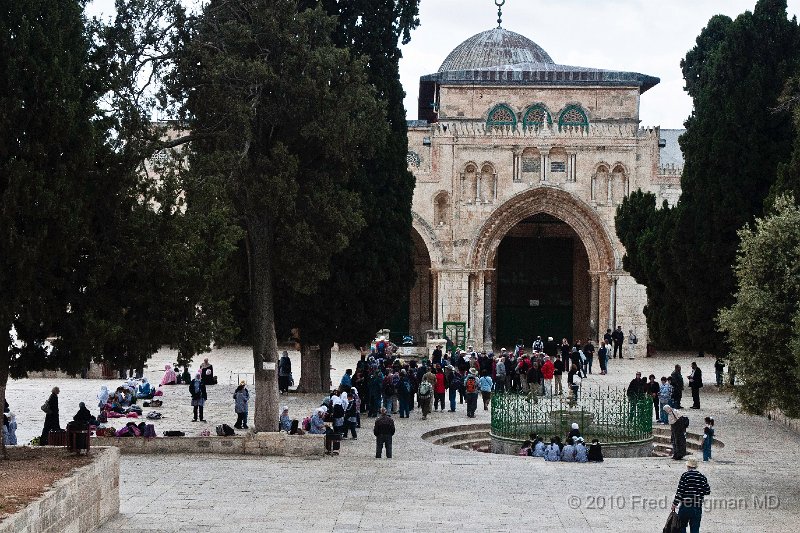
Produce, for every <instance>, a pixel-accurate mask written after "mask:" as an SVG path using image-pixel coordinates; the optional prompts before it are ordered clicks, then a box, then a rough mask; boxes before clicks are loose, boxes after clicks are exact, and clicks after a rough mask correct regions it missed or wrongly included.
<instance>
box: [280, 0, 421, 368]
mask: <svg viewBox="0 0 800 533" xmlns="http://www.w3.org/2000/svg"><path fill="white" fill-rule="evenodd" d="M304 4H305V5H308V6H311V7H313V6H316V5H318V4H321V5H322V6H323V7H324V8H325V10H326V12H327V13H328V14H330V15H332V16H336V17H337V18H336V20H337V26H336V29H335V30H334V33H333V39H334V41H335V42H336V44H337V46H339V47H340V48H343V49H347V50H349V51H350V52H351V53H352V54H354V55H357V56H362V57H364V58H365V60H366V64H367V68H366V72H367V76H368V81H369V82H370V83H371V84H372V85H373V86H374V87H375V88H376V96H377V97H378V98H379V99H380V100H381V101H382V102H383V103H384V104H385V106H386V110H387V119H388V123H389V128H390V131H389V132H388V135H387V136H386V138H385V140H384V141H383V142H380V144H377V143H378V142H379V139H375V140H374V142H375V143H376V145H375V147H374V148H375V149H374V150H373V151H372V152H369V153H358V154H356V153H354V154H352V156H353V157H354V158H356V159H357V160H358V161H359V163H360V168H359V169H358V170H357V172H355V173H354V174H353V176H352V179H351V180H350V182H349V183H348V184H347V188H348V189H349V190H351V191H352V192H353V193H354V194H356V195H358V197H359V198H360V201H361V204H360V205H361V212H362V216H363V218H364V221H365V225H364V227H363V228H362V229H361V230H360V231H359V232H358V233H357V234H356V235H355V236H354V237H353V238H352V239H351V240H350V244H349V245H348V246H347V247H346V248H345V249H343V250H342V251H340V252H339V253H337V254H335V255H334V256H333V258H332V262H331V268H330V270H331V277H330V279H329V280H328V281H327V282H326V283H325V284H323V285H322V286H321V288H320V290H319V292H318V293H316V294H314V295H311V296H308V297H305V298H304V297H303V296H302V295H300V294H297V293H296V292H294V293H292V292H289V293H284V294H283V295H282V296H281V298H280V302H281V307H282V309H283V310H284V313H285V314H284V315H283V316H282V317H281V318H282V319H283V320H282V322H283V328H282V329H283V331H288V328H291V327H297V326H299V327H300V331H301V337H302V339H303V340H304V341H308V342H310V343H332V342H333V341H334V340H338V341H340V342H348V341H349V342H353V343H354V344H363V343H364V342H365V341H368V340H369V339H371V338H372V336H373V335H374V334H375V332H376V331H377V330H378V329H380V328H381V327H384V326H385V324H386V321H387V320H388V319H389V318H390V317H391V316H392V315H393V314H394V313H395V311H396V308H397V306H398V305H399V304H400V303H401V302H402V301H403V300H404V299H405V298H406V297H407V296H408V292H409V290H410V289H411V286H412V284H413V281H414V279H413V273H414V267H413V263H412V261H413V260H412V255H413V244H412V240H411V231H412V229H411V200H412V196H413V193H414V177H413V175H412V174H411V173H410V172H409V171H408V165H407V162H406V154H407V152H408V135H407V128H406V118H405V110H404V108H403V97H404V92H403V88H402V85H401V84H400V77H399V60H400V57H401V53H400V50H399V48H398V41H401V40H402V42H404V43H406V42H408V40H409V39H410V32H411V30H412V29H414V28H415V27H416V26H417V25H418V23H419V21H418V20H417V18H416V15H417V12H418V4H419V1H418V0H399V1H396V0H381V1H379V2H375V1H366V0H347V1H343V2H330V1H322V2H317V1H312V0H309V1H306V2H304ZM323 381H324V380H323Z"/></svg>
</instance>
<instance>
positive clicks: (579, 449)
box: [575, 437, 589, 463]
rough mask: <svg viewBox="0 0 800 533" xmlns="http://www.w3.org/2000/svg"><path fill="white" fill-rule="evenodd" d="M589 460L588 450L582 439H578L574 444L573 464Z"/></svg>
mask: <svg viewBox="0 0 800 533" xmlns="http://www.w3.org/2000/svg"><path fill="white" fill-rule="evenodd" d="M588 460H589V456H588V450H587V449H586V444H584V441H583V437H578V442H576V443H575V462H576V463H585V462H587V461H588Z"/></svg>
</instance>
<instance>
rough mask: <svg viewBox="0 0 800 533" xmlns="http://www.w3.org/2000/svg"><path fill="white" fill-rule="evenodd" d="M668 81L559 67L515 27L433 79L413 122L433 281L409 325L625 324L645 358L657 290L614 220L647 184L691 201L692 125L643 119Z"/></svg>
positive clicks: (471, 46) (586, 334) (416, 228)
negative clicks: (650, 304) (634, 268)
mask: <svg viewBox="0 0 800 533" xmlns="http://www.w3.org/2000/svg"><path fill="white" fill-rule="evenodd" d="M659 81H660V80H659V79H658V78H656V77H653V76H648V75H645V74H639V73H636V72H620V71H613V70H604V69H598V68H584V67H574V66H567V65H560V64H557V63H556V62H555V61H553V59H552V58H551V57H550V55H548V53H547V52H546V51H544V50H543V49H542V48H541V47H539V46H538V45H537V44H536V43H534V42H533V41H531V40H530V39H528V38H526V37H524V36H522V35H520V34H518V33H514V32H512V31H508V30H506V29H504V28H502V27H500V26H498V27H497V28H494V29H491V30H488V31H484V32H482V33H479V34H477V35H474V36H472V37H470V38H469V39H467V40H466V41H464V42H463V43H461V44H460V45H458V46H457V47H456V48H455V49H454V50H453V51H452V52H451V53H450V54H449V55H448V56H447V57H446V58H445V60H444V62H443V63H442V65H441V67H440V68H439V70H438V72H436V73H433V74H429V75H426V76H422V77H421V78H420V83H419V98H418V102H419V107H418V120H412V121H409V124H408V126H409V127H408V145H409V148H408V149H409V151H408V166H409V169H410V170H411V171H412V172H413V174H414V176H415V177H416V188H415V190H414V199H413V207H412V209H413V232H412V233H413V240H414V245H415V268H416V272H417V281H416V284H415V286H414V287H413V289H412V291H411V293H410V295H409V299H408V302H407V307H404V310H403V312H402V313H401V318H400V323H401V325H400V326H399V328H401V329H402V328H406V329H405V330H406V331H408V332H410V333H411V334H412V335H414V336H416V337H419V338H424V337H425V334H426V331H428V330H432V329H439V330H441V329H442V327H443V326H444V327H445V328H446V331H447V334H448V336H449V337H450V338H454V337H458V338H459V340H463V341H464V342H467V343H472V344H474V345H475V347H476V348H479V349H480V348H485V349H491V348H495V349H499V348H500V347H501V346H506V347H509V346H513V344H514V342H515V340H516V339H517V338H518V337H523V338H524V339H525V341H526V344H528V346H530V342H531V341H532V339H533V337H534V336H535V335H541V336H543V337H546V336H553V337H555V338H556V340H560V338H561V337H567V338H568V339H570V340H571V341H572V340H574V339H581V340H584V341H585V340H586V339H594V340H597V339H598V337H600V338H602V335H603V333H604V332H605V330H606V329H607V328H615V327H616V326H617V325H620V326H622V328H623V331H624V332H625V334H626V337H627V336H628V335H629V333H630V332H633V333H634V334H635V335H636V337H637V339H638V341H639V342H638V344H636V345H628V348H630V349H633V350H634V352H635V353H637V355H644V350H645V345H646V340H647V326H646V323H645V317H644V314H643V308H644V305H645V304H646V301H647V299H646V293H645V288H644V286H642V285H639V284H637V283H636V281H635V280H634V279H633V278H632V277H631V276H630V274H628V273H627V272H626V271H625V270H623V268H622V257H623V254H624V248H623V246H622V244H621V243H620V241H619V239H618V238H617V235H616V231H615V227H614V215H615V211H616V208H617V206H618V205H619V204H620V203H621V202H622V200H623V199H624V198H625V197H626V196H627V195H628V194H629V193H630V192H631V191H633V190H636V189H642V190H644V191H650V192H652V193H654V194H655V195H656V197H657V199H658V200H657V201H658V204H659V205H660V204H661V202H662V201H663V200H667V201H668V202H669V203H670V204H671V205H674V203H675V202H676V201H677V199H678V197H679V196H680V192H681V191H680V175H681V171H682V167H683V161H682V157H681V154H680V149H679V147H678V144H677V138H678V135H679V134H680V133H681V132H682V131H681V130H661V129H660V128H642V127H640V125H639V99H640V98H641V96H642V94H643V93H645V92H646V91H647V90H648V89H650V88H652V87H654V86H655V85H656V84H658V83H659ZM396 327H398V326H396ZM626 344H627V343H626Z"/></svg>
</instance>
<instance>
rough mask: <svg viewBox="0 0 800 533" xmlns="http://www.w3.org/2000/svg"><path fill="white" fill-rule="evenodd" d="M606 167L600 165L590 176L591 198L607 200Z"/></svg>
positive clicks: (598, 200)
mask: <svg viewBox="0 0 800 533" xmlns="http://www.w3.org/2000/svg"><path fill="white" fill-rule="evenodd" d="M608 177H609V175H608V167H607V166H605V165H600V166H599V167H597V172H595V174H594V176H592V200H594V201H597V202H602V201H603V200H606V201H607V200H608V194H609V193H608V183H609V181H608Z"/></svg>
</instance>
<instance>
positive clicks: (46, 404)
mask: <svg viewBox="0 0 800 533" xmlns="http://www.w3.org/2000/svg"><path fill="white" fill-rule="evenodd" d="M42 411H44V412H45V414H48V415H49V414H50V412H51V411H50V403H49V402H44V403H43V404H42Z"/></svg>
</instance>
